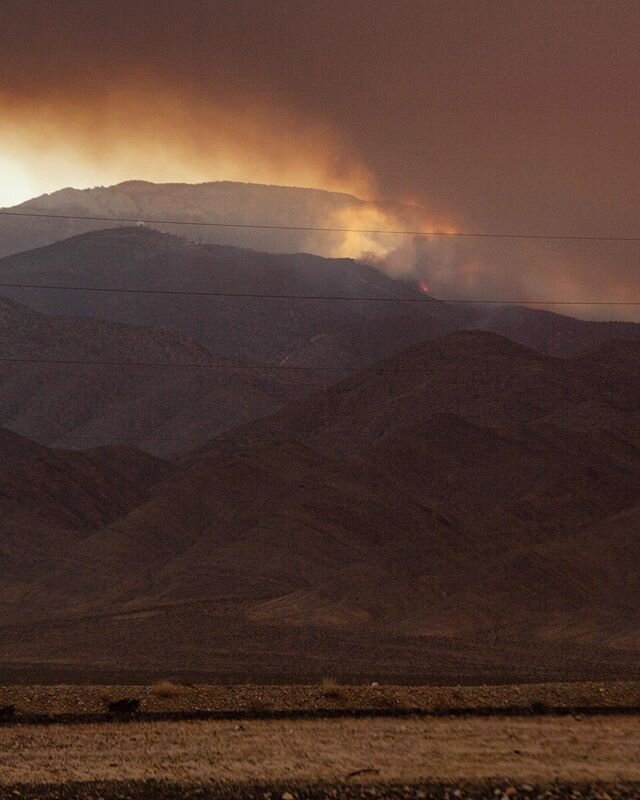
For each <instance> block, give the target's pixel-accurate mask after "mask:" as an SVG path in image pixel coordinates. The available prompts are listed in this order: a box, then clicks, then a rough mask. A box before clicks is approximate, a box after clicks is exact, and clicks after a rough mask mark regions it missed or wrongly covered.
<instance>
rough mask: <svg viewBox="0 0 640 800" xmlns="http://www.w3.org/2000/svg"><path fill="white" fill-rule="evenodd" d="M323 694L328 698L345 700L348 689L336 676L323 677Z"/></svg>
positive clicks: (321, 687)
mask: <svg viewBox="0 0 640 800" xmlns="http://www.w3.org/2000/svg"><path fill="white" fill-rule="evenodd" d="M320 689H321V692H322V696H323V697H326V698H327V699H328V700H344V698H345V697H346V690H345V687H344V686H341V685H340V684H339V683H338V681H337V680H336V679H335V678H323V680H322V684H321V686H320Z"/></svg>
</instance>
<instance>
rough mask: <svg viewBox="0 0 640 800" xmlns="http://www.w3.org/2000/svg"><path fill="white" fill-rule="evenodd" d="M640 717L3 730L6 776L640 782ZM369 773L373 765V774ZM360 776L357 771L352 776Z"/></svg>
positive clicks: (1, 756)
mask: <svg viewBox="0 0 640 800" xmlns="http://www.w3.org/2000/svg"><path fill="white" fill-rule="evenodd" d="M639 752H640V718H639V717H635V716H624V717H623V716H609V717H591V718H587V717H585V718H583V719H581V720H580V719H574V718H572V717H551V716H543V717H538V718H503V717H492V718H484V719H472V718H459V719H451V718H445V719H423V718H421V719H417V718H410V719H403V720H393V719H357V720H354V719H335V720H305V721H296V722H289V721H282V720H280V721H253V722H245V723H237V722H232V721H211V722H184V723H176V722H159V723H124V724H123V723H114V724H110V725H64V726H63V725H51V726H48V727H37V726H28V725H26V726H17V727H11V728H3V729H0V783H2V784H5V785H7V784H15V783H56V784H59V783H63V782H67V781H108V780H121V781H122V780H144V779H158V780H166V781H171V782H201V781H211V780H213V781H236V782H251V781H258V782H259V781H279V782H282V781H336V780H344V779H346V778H348V776H350V774H351V773H354V772H356V771H359V770H365V771H363V772H360V773H359V774H358V775H357V776H354V777H355V779H356V780H372V781H389V782H394V781H395V782H415V781H419V780H421V779H422V780H456V781H457V780H469V781H478V780H482V779H485V778H502V777H504V778H511V779H513V780H514V781H530V782H538V783H545V782H550V781H554V780H564V781H574V782H575V781H607V782H612V783H613V782H622V781H640V761H639V760H638V757H637V756H638V753H639ZM366 770H370V771H366ZM349 779H350V780H352V779H353V778H349Z"/></svg>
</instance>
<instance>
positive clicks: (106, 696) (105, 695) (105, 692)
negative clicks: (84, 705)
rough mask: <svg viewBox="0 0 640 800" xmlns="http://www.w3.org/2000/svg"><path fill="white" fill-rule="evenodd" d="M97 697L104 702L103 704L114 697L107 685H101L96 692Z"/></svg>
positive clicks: (106, 703)
mask: <svg viewBox="0 0 640 800" xmlns="http://www.w3.org/2000/svg"><path fill="white" fill-rule="evenodd" d="M98 697H99V698H100V700H101V701H102V702H103V703H104V705H105V706H106V705H108V704H109V703H110V702H111V701H112V700H114V699H115V697H114V694H113V690H112V689H110V688H109V687H108V686H103V687H102V688H101V689H100V691H99V692H98Z"/></svg>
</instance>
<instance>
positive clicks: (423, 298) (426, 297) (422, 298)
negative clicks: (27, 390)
mask: <svg viewBox="0 0 640 800" xmlns="http://www.w3.org/2000/svg"><path fill="white" fill-rule="evenodd" d="M0 289H38V290H41V289H42V290H47V291H70V292H103V293H108V294H109V293H111V294H155V295H178V296H183V295H184V296H187V297H221V298H225V297H229V298H238V299H242V298H246V299H250V300H325V301H340V302H343V301H344V302H367V303H428V302H430V301H431V302H438V303H461V304H477V305H538V306H640V300H536V299H532V298H530V299H528V300H521V299H518V298H514V299H505V300H496V299H493V298H492V299H488V300H483V299H481V298H477V297H472V298H448V297H432V296H431V295H430V294H427V293H424V292H418V290H417V289H416V290H415V291H416V294H417V296H416V297H367V296H364V297H363V296H359V297H350V296H348V295H319V294H260V293H258V292H208V291H200V290H193V291H192V290H189V289H135V288H131V289H128V288H115V287H114V288H110V287H108V286H106V287H103V286H64V285H61V284H49V283H47V284H44V283H0Z"/></svg>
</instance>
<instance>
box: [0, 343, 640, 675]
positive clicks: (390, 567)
mask: <svg viewBox="0 0 640 800" xmlns="http://www.w3.org/2000/svg"><path fill="white" fill-rule="evenodd" d="M633 347H634V346H633V345H631V344H629V343H620V344H611V345H607V358H606V359H604V361H605V363H604V364H602V363H601V358H600V356H599V355H598V354H595V355H594V356H593V358H590V359H574V360H566V361H565V360H561V359H554V358H550V357H545V356H542V355H540V354H536V353H534V352H532V351H529V350H527V349H526V348H523V347H521V346H519V345H516V344H513V343H512V342H509V341H508V340H505V339H502V338H501V337H498V336H496V335H493V334H486V333H481V332H466V333H465V332H463V333H459V334H454V335H451V336H449V337H445V338H444V339H440V340H437V341H435V342H431V343H427V344H425V345H423V346H420V347H416V348H413V349H411V350H409V351H406V352H404V353H403V354H401V355H400V356H398V357H396V358H393V359H390V360H388V361H387V362H382V363H381V364H379V365H377V366H376V368H375V369H372V370H368V371H365V372H363V373H359V374H357V375H354V376H352V377H351V378H349V379H347V380H345V381H343V382H341V383H340V384H338V385H336V386H333V387H330V388H329V389H327V390H326V391H324V392H322V393H321V394H319V395H316V396H314V397H313V398H310V399H308V400H306V401H302V402H300V403H299V404H297V405H296V406H295V407H292V408H290V409H289V410H288V411H287V412H286V413H284V412H283V413H277V414H275V415H273V416H271V417H270V418H267V419H265V420H262V421H259V422H255V423H252V424H250V425H248V426H245V427H244V428H242V429H239V430H237V431H235V432H233V433H232V434H228V435H225V436H222V437H220V438H219V439H218V440H217V441H216V442H214V443H213V444H212V446H211V447H209V448H208V449H206V450H203V451H201V452H199V453H196V454H194V455H192V456H190V457H189V458H186V459H184V460H183V461H182V463H181V464H180V465H179V468H178V469H177V471H176V473H175V474H174V475H172V476H171V477H170V478H169V479H167V480H166V481H165V482H164V483H163V485H162V491H158V492H156V493H154V494H153V495H152V496H151V497H150V498H149V500H148V501H146V502H144V503H142V504H141V505H139V506H138V507H137V508H135V509H134V510H132V511H131V512H130V513H129V514H127V515H126V516H125V517H122V518H120V519H118V520H117V521H116V522H114V523H112V524H109V525H107V526H106V527H104V528H102V529H101V530H100V531H99V532H96V533H94V534H91V535H89V536H87V537H85V538H83V540H82V541H81V542H79V543H77V544H74V545H73V546H72V547H69V548H67V549H66V550H65V551H64V552H62V553H61V554H60V558H58V559H57V561H56V563H55V564H52V565H51V570H50V571H49V572H48V574H46V575H41V576H39V577H38V578H37V579H36V580H34V581H31V582H29V583H26V584H24V586H23V592H22V594H21V595H20V597H21V603H20V604H19V605H18V604H16V606H14V608H13V609H11V608H6V609H5V618H4V619H5V624H9V622H12V624H14V625H15V624H16V623H17V622H18V621H19V620H20V619H21V620H22V621H23V625H24V626H26V627H21V628H19V629H17V628H16V629H15V630H19V631H20V637H21V638H20V641H21V642H22V643H23V644H22V645H20V644H18V643H17V640H16V643H14V644H13V645H12V654H13V655H12V658H13V659H14V660H15V659H19V658H20V657H22V658H25V659H26V658H27V656H29V658H34V657H36V654H37V653H40V654H42V653H43V652H45V651H46V641H43V640H42V639H41V638H38V644H37V646H36V643H35V640H33V639H32V636H33V635H35V630H36V629H35V628H30V627H29V625H33V624H34V623H28V620H29V619H30V618H31V619H33V618H38V619H41V618H42V616H43V615H47V614H53V615H55V616H56V617H57V618H58V620H59V622H57V623H56V625H57V626H58V627H57V628H56V630H58V631H60V630H64V631H65V634H64V637H63V638H62V639H58V640H56V641H57V642H58V644H57V645H56V648H57V652H59V653H62V654H64V655H65V657H68V658H71V659H73V658H76V659H80V660H81V659H82V658H85V659H88V660H89V661H91V659H96V658H98V654H99V653H101V652H104V646H105V645H104V641H102V640H101V639H100V636H99V634H98V633H97V632H96V633H94V634H92V636H91V637H90V638H89V640H87V641H86V642H85V644H84V645H80V639H79V638H78V637H79V636H80V633H79V632H80V630H86V625H87V623H86V622H84V621H82V620H81V619H79V618H78V617H77V615H78V614H82V615H84V618H85V619H88V618H89V617H90V616H91V615H94V616H95V615H105V617H109V619H110V620H111V622H110V623H109V626H110V630H111V633H110V634H109V637H113V636H114V635H116V631H117V637H118V640H119V641H121V642H122V643H126V645H124V644H123V646H126V659H127V663H128V664H129V665H133V666H135V665H137V666H138V667H139V666H141V664H142V663H143V662H144V663H151V662H153V661H154V659H158V658H160V656H161V653H165V654H166V652H167V651H166V648H167V647H169V641H171V659H172V663H174V664H182V665H185V664H188V663H195V662H190V660H191V659H196V653H198V652H211V650H212V649H214V650H215V648H216V642H218V644H219V645H220V646H222V643H223V642H224V643H225V644H224V647H225V648H230V650H228V652H229V653H231V652H237V653H239V654H242V655H238V656H237V658H238V659H239V662H240V661H242V663H245V664H246V662H247V659H248V660H249V662H250V661H251V658H258V652H259V650H260V647H261V646H263V645H259V644H258V643H259V642H261V641H262V642H263V644H264V642H265V641H266V640H268V639H272V640H273V641H274V642H276V641H282V637H285V636H290V635H292V634H291V632H292V631H294V630H297V631H299V634H298V637H300V636H303V637H304V636H307V635H309V636H310V642H309V644H308V646H309V647H312V648H313V647H316V648H318V649H317V653H320V652H321V651H322V647H323V646H321V644H320V643H319V640H318V639H317V637H316V638H314V636H315V635H311V634H306V633H304V632H305V631H307V632H308V631H317V632H318V633H317V636H319V637H321V638H322V636H324V637H326V641H338V640H339V641H342V642H343V644H342V645H340V647H343V646H344V641H345V639H344V637H347V638H348V639H349V640H350V641H352V642H360V644H363V643H364V642H365V641H369V640H370V638H371V637H372V636H373V637H375V636H376V635H377V636H378V637H381V636H382V637H392V638H393V637H394V636H398V635H399V634H402V635H403V636H404V637H405V639H404V640H403V641H405V645H404V646H405V647H406V653H409V652H411V648H412V647H413V646H414V645H413V644H410V642H414V644H415V643H416V642H418V640H417V639H416V638H415V637H424V636H432V637H433V636H441V635H446V636H447V637H453V638H452V639H451V641H452V645H451V646H452V647H454V648H456V647H459V646H460V645H459V644H455V642H460V640H461V638H464V639H465V640H466V641H467V642H469V641H470V637H471V638H472V639H473V640H475V641H476V642H477V641H485V642H491V641H493V642H494V643H495V640H496V637H497V639H498V640H499V641H501V642H504V643H505V644H504V646H503V649H504V652H505V653H506V652H507V651H509V648H513V647H520V645H518V642H521V641H522V640H523V639H524V640H527V641H528V642H529V645H528V647H529V650H528V651H526V652H527V653H528V655H527V656H526V658H529V657H530V656H531V649H530V648H531V646H533V647H538V648H541V652H544V653H546V654H547V655H548V654H550V653H553V652H554V651H555V653H556V655H555V656H553V657H554V658H556V657H559V655H558V654H559V653H561V652H564V650H563V642H564V643H565V644H569V643H570V645H571V647H573V648H575V649H574V653H577V652H578V650H579V646H580V645H582V644H588V645H590V646H591V647H592V648H593V647H595V645H596V644H597V645H598V647H604V646H609V645H616V646H618V647H620V646H624V647H627V648H633V647H636V646H637V623H638V620H637V615H636V614H635V612H634V611H633V609H634V608H637V606H638V600H640V598H639V597H638V596H637V587H636V585H635V583H634V582H633V580H632V576H633V575H634V574H637V573H638V570H640V562H639V561H638V558H639V556H638V552H640V551H639V550H638V548H635V547H634V537H635V535H636V525H635V521H636V520H637V498H638V496H639V492H640V426H639V425H638V409H639V408H640V402H639V399H640V397H639V395H640V384H639V383H638V372H637V370H636V369H635V363H637V362H636V361H635V360H634V358H633V357H632V353H633ZM635 347H636V348H637V345H636V346H635ZM616 352H618V353H624V354H626V355H624V357H620V358H614V357H613V354H614V353H616ZM585 362H586V363H585ZM611 363H615V365H616V366H615V368H611V366H610V364H611ZM628 363H631V364H632V368H629V369H625V366H624V365H625V364H628ZM603 536H606V537H607V538H608V541H609V542H611V546H607V544H606V543H605V541H604V539H603ZM594 587H595V588H594ZM114 615H115V616H114ZM74 618H76V619H77V621H76V622H74V621H73V620H74ZM63 619H64V620H66V621H63ZM60 626H62V627H60ZM175 626H178V627H175ZM38 630H40V629H38ZM29 631H31V633H29ZM322 631H324V632H325V633H324V634H322V633H321V632H322ZM134 632H135V634H134ZM376 632H377V634H376ZM38 636H39V637H41V636H42V633H40V634H38ZM109 637H108V638H109ZM133 637H135V639H136V641H137V640H140V641H139V644H135V643H134V638H133ZM167 637H169V638H167ZM246 637H250V640H247V638H246ZM332 637H333V638H332ZM336 637H338V639H336ZM340 637H343V638H342V639H340ZM298 640H299V639H298ZM383 640H384V639H382V640H380V641H383ZM109 641H113V639H112V638H109ZM419 641H421V642H422V641H424V642H427V640H426V639H424V640H423V639H420V640H419ZM429 641H432V640H429ZM433 641H435V640H433ZM545 642H551V644H549V645H547V644H545ZM532 643H534V644H533V645H532ZM396 644H397V642H396ZM336 646H337V645H336ZM398 646H399V645H398ZM416 646H417V645H416ZM424 646H425V647H426V646H427V645H426V644H425V645H424ZM438 646H440V645H438ZM469 646H470V647H471V645H469ZM252 647H257V648H258V650H257V651H255V653H254V656H251V655H249V653H250V652H251V649H252ZM394 647H396V645H395V644H394ZM420 647H422V645H420ZM434 647H435V645H434ZM474 647H475V646H474ZM21 648H22V649H21ZM471 650H472V651H473V652H475V653H476V656H474V658H476V657H477V651H476V650H474V648H473V647H471ZM471 650H470V651H469V652H471ZM225 652H227V651H225ZM314 652H316V651H314ZM322 652H324V651H322ZM336 652H337V654H338V655H337V657H339V658H346V657H347V656H346V653H345V651H344V650H337V651H336ZM460 652H466V651H465V650H464V648H463V649H462V650H461V651H460ZM519 652H520V651H519ZM581 652H582V651H581ZM585 652H589V651H585ZM591 652H592V653H595V652H596V651H595V650H592V651H591ZM21 653H22V656H21V655H20V654H21ZM309 656H310V657H311V654H309ZM123 657H124V656H123ZM519 657H520V656H519ZM546 657H547V656H546V655H545V658H546ZM549 657H550V658H551V655H549ZM583 657H585V658H586V656H583ZM594 657H595V656H594ZM145 659H146V661H145ZM149 659H150V660H151V661H150V662H149ZM196 660H197V659H196ZM276 660H277V659H276ZM239 662H238V663H239ZM567 663H568V662H567Z"/></svg>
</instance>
